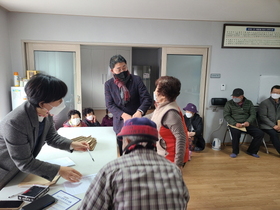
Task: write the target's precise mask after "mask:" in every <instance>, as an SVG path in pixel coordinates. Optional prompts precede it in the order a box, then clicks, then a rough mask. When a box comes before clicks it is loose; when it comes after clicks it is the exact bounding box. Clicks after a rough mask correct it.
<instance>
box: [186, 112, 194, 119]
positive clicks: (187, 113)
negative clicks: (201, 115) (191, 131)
mask: <svg viewBox="0 0 280 210" xmlns="http://www.w3.org/2000/svg"><path fill="white" fill-rule="evenodd" d="M185 115H186V117H187V118H191V117H192V116H193V114H192V113H189V112H186V113H185Z"/></svg>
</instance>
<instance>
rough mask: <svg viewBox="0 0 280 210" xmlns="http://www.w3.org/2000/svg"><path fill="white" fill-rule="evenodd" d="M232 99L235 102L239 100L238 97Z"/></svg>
mask: <svg viewBox="0 0 280 210" xmlns="http://www.w3.org/2000/svg"><path fill="white" fill-rule="evenodd" d="M232 100H233V101H234V102H235V103H239V102H240V101H241V99H240V98H232Z"/></svg>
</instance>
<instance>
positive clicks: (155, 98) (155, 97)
mask: <svg viewBox="0 0 280 210" xmlns="http://www.w3.org/2000/svg"><path fill="white" fill-rule="evenodd" d="M154 101H155V102H157V96H156V93H155V92H154Z"/></svg>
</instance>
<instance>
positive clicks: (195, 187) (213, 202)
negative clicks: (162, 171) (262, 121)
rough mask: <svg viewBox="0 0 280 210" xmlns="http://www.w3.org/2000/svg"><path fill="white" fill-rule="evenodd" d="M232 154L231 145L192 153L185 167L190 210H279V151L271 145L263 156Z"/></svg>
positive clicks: (184, 172) (261, 154) (184, 174)
mask: <svg viewBox="0 0 280 210" xmlns="http://www.w3.org/2000/svg"><path fill="white" fill-rule="evenodd" d="M247 147H248V145H241V146H240V148H241V151H240V154H239V156H238V157H237V158H230V157H229V154H230V153H231V146H226V147H224V148H223V149H222V150H221V151H214V150H212V148H211V147H210V146H209V147H207V148H206V149H205V151H203V152H200V153H193V156H192V160H191V161H189V162H188V163H187V165H186V166H185V168H184V169H183V176H184V180H185V182H186V184H187V186H188V189H189V193H190V196H191V199H190V201H189V204H188V210H278V209H280V169H279V163H280V155H279V154H278V153H277V151H276V150H275V149H274V148H273V147H272V146H269V151H270V154H266V153H265V150H264V147H263V146H261V149H260V151H259V153H258V154H259V155H260V158H254V157H252V156H249V155H247V154H246V153H245V151H246V149H247Z"/></svg>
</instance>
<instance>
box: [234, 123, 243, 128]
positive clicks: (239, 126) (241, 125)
mask: <svg viewBox="0 0 280 210" xmlns="http://www.w3.org/2000/svg"><path fill="white" fill-rule="evenodd" d="M235 126H236V127H237V128H242V127H243V123H242V124H241V123H236V125H235Z"/></svg>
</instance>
